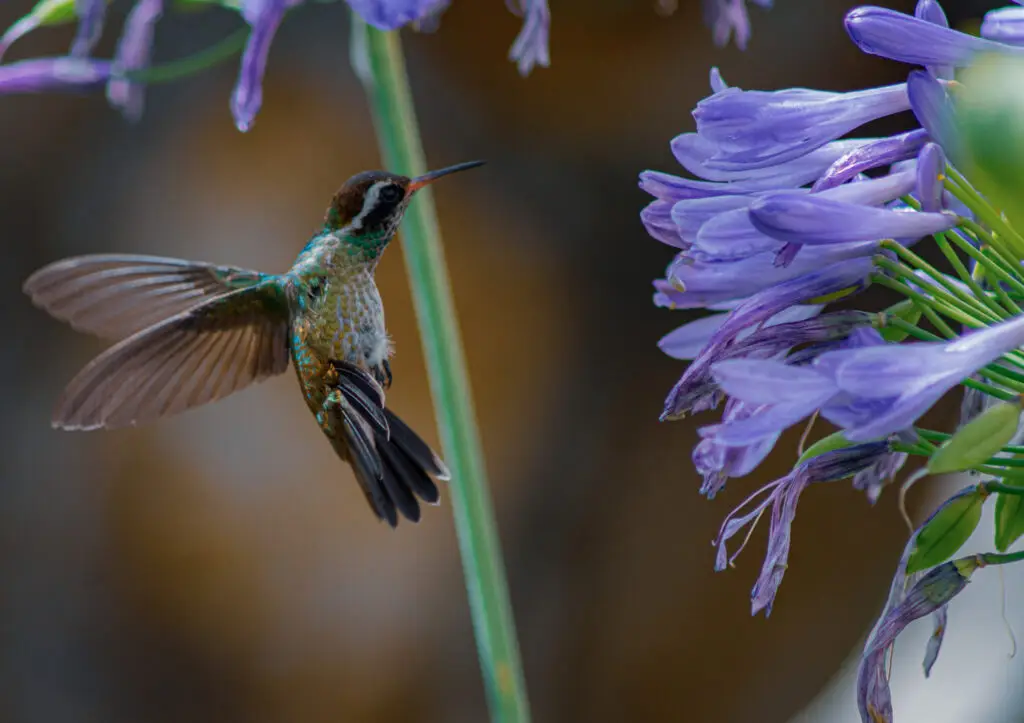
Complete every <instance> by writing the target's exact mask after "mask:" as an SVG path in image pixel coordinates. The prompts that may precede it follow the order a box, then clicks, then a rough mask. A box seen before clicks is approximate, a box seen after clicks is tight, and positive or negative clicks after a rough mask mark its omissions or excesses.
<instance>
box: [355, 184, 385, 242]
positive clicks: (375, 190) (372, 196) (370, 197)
mask: <svg viewBox="0 0 1024 723" xmlns="http://www.w3.org/2000/svg"><path fill="white" fill-rule="evenodd" d="M388 185H391V181H377V182H376V183H374V184H373V185H372V186H370V188H369V189H367V191H366V196H364V197H363V207H362V208H361V209H359V213H358V214H356V217H355V218H353V219H352V222H351V223H350V224H349V227H350V228H351V229H353V230H354V231H359V230H361V229H362V228H363V219H364V218H366V214H368V213H369V212H370V211H372V210H373V207H374V206H376V205H377V197H378V196H379V195H380V189H382V188H384V186H388Z"/></svg>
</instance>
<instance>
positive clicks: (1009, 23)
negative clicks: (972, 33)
mask: <svg viewBox="0 0 1024 723" xmlns="http://www.w3.org/2000/svg"><path fill="white" fill-rule="evenodd" d="M981 37H983V38H987V39H988V40H996V41H999V42H1001V43H1009V44H1011V45H1021V44H1024V8H1022V7H1013V6H1010V7H1007V8H1000V9H998V10H992V11H990V12H987V13H985V19H984V20H983V21H982V23H981Z"/></svg>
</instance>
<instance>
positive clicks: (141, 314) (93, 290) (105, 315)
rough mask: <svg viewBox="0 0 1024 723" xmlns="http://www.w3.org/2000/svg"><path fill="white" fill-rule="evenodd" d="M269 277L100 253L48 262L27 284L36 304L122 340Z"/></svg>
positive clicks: (75, 324)
mask: <svg viewBox="0 0 1024 723" xmlns="http://www.w3.org/2000/svg"><path fill="white" fill-rule="evenodd" d="M266 278H267V276H266V275H265V274H261V273H260V272H258V271H249V270H247V269H237V268H233V267H230V266H216V265H214V264H206V263H202V262H196V261H182V260H180V259H165V258H161V257H159V256H137V255H128V254H95V255H91V256H75V257H72V258H68V259H63V260H62V261H57V262H55V263H52V264H50V265H49V266H44V267H43V268H41V269H39V270H38V271H36V272H35V273H34V274H32V275H31V276H30V277H29V278H28V280H27V281H25V284H24V287H23V288H24V290H25V293H26V294H28V295H29V296H30V297H32V302H33V303H34V304H35V305H36V306H39V307H41V308H43V309H45V310H46V311H48V312H49V313H50V314H52V315H53V316H55V317H56V318H58V319H60V320H61V321H66V322H68V323H69V324H71V326H72V327H73V328H75V329H77V330H79V331H83V332H86V333H89V334H95V335H96V336H100V337H103V338H105V339H115V340H119V339H124V338H126V337H128V336H131V335H132V334H134V333H135V332H137V331H140V330H141V329H145V328H146V327H147V326H150V325H151V324H155V323H156V322H158V321H161V320H163V319H166V318H168V317H170V316H174V315H175V314H179V313H181V312H183V311H185V310H187V309H190V308H192V307H193V306H196V305H197V304H201V303H202V302H204V301H208V300H210V299H212V298H216V297H218V296H222V295H224V294H227V293H230V292H232V291H235V290H237V289H243V288H247V287H250V286H253V285H255V284H258V283H260V282H262V281H264V280H266Z"/></svg>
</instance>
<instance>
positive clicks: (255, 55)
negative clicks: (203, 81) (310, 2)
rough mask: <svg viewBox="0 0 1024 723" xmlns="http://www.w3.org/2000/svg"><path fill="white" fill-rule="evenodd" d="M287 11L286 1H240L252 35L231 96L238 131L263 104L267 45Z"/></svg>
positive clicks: (246, 127)
mask: <svg viewBox="0 0 1024 723" xmlns="http://www.w3.org/2000/svg"><path fill="white" fill-rule="evenodd" d="M373 4H374V5H376V4H377V3H373ZM287 9H288V0H242V15H243V16H244V17H245V20H246V22H248V23H249V25H251V26H252V32H251V33H250V34H249V40H248V42H247V43H246V45H245V52H244V53H243V54H242V66H241V69H240V71H239V74H238V82H237V83H236V84H235V90H234V92H232V94H231V114H232V115H233V116H234V118H235V125H236V126H238V130H240V131H243V132H244V131H247V130H249V129H250V128H251V127H252V122H253V120H254V119H255V118H256V113H257V112H259V109H260V106H261V105H262V104H263V73H264V72H265V71H266V69H267V56H268V55H269V54H270V44H271V42H273V40H274V34H275V33H276V32H277V28H278V26H279V25H280V24H281V21H282V20H283V19H284V14H285V11H286V10H287Z"/></svg>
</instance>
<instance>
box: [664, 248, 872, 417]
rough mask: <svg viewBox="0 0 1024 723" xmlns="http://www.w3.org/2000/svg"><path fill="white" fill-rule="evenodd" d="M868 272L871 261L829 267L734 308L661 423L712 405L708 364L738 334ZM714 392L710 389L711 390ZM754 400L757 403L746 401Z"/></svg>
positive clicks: (857, 283)
mask: <svg viewBox="0 0 1024 723" xmlns="http://www.w3.org/2000/svg"><path fill="white" fill-rule="evenodd" d="M870 270H871V261H870V259H855V260H852V261H848V262H843V263H837V264H832V265H830V266H826V267H825V268H821V269H818V270H817V271H814V272H812V273H809V274H806V275H804V276H799V277H797V278H793V279H790V280H788V281H784V282H782V283H779V284H776V285H774V286H771V287H769V288H766V289H765V290H764V291H760V292H758V293H756V294H753V295H752V296H750V297H749V298H747V299H745V300H744V301H743V302H742V303H740V304H739V305H737V306H736V308H735V309H733V310H732V311H731V312H730V313H729V316H728V317H727V318H726V319H725V321H724V322H723V323H722V325H721V326H720V327H719V328H718V330H717V331H715V332H714V333H713V334H712V335H711V337H710V338H709V339H708V343H707V345H706V346H705V347H704V349H703V350H702V351H701V353H700V354H699V355H698V356H697V357H696V358H695V359H694V360H693V363H692V364H690V366H689V367H687V369H686V372H685V373H684V374H683V377H682V379H680V380H679V383H678V384H677V385H676V386H675V388H673V390H672V392H670V393H669V396H668V398H667V399H666V400H665V409H664V411H663V412H662V416H661V418H662V420H665V419H673V418H678V417H680V416H682V415H683V414H685V413H686V412H688V411H700V410H701V409H707V408H710V407H711V406H714V404H713V402H714V398H713V397H712V396H710V395H709V389H708V386H707V383H706V381H705V380H706V379H707V375H708V373H709V371H710V369H711V365H712V364H714V363H715V362H717V361H720V360H722V359H723V358H726V357H725V356H723V355H725V354H727V353H728V349H729V347H730V346H731V345H732V344H734V343H735V342H736V340H737V338H738V337H739V335H740V333H742V332H743V331H744V330H746V329H749V328H752V327H755V326H756V325H758V324H761V323H763V322H765V321H767V320H768V319H770V318H771V317H773V316H775V315H776V314H778V313H779V312H780V311H783V310H784V309H788V308H790V307H791V306H795V305H797V304H803V303H807V302H811V303H813V300H814V299H815V298H817V297H820V296H825V295H828V294H832V293H835V292H838V291H842V290H846V289H856V288H860V287H862V286H863V285H864V283H865V281H866V279H867V276H868V274H869V273H870ZM711 389H712V390H713V387H712V388H711ZM746 401H756V400H746Z"/></svg>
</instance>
